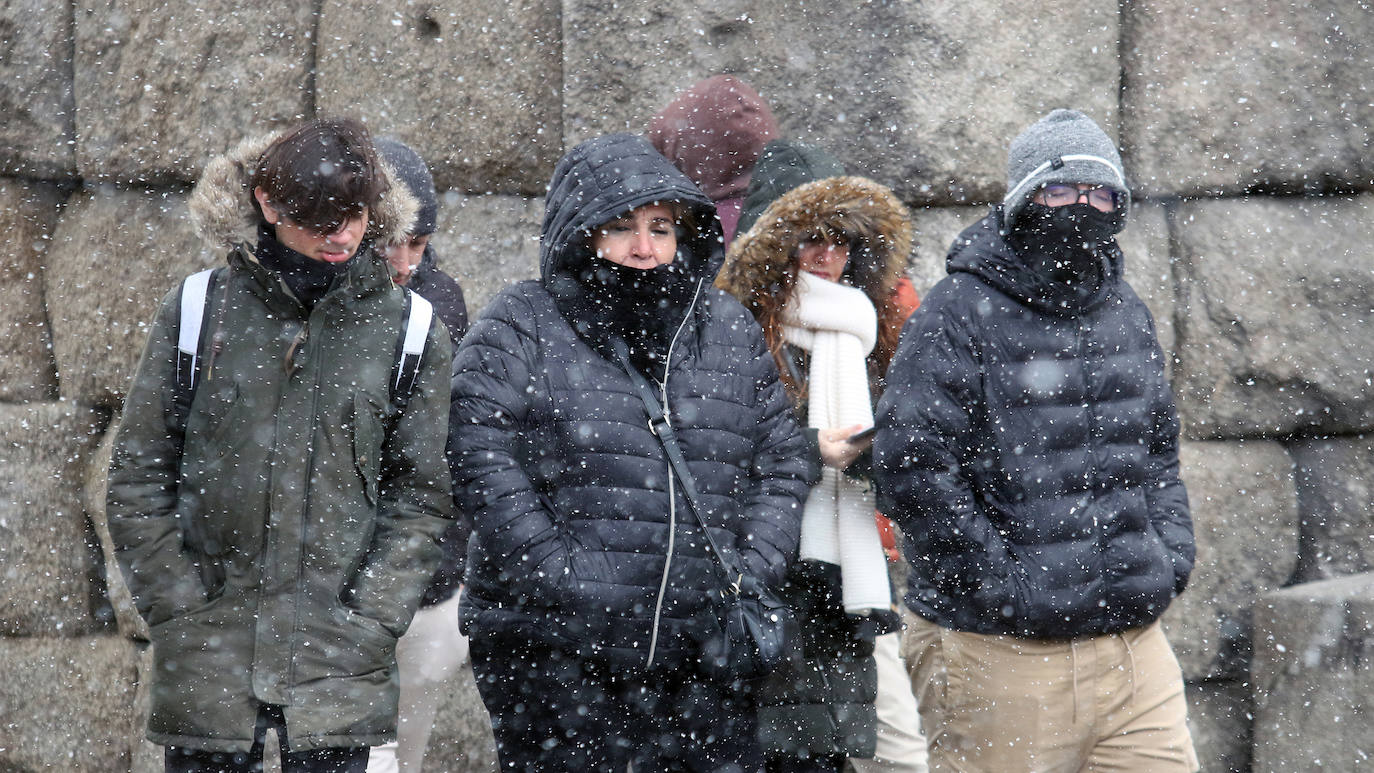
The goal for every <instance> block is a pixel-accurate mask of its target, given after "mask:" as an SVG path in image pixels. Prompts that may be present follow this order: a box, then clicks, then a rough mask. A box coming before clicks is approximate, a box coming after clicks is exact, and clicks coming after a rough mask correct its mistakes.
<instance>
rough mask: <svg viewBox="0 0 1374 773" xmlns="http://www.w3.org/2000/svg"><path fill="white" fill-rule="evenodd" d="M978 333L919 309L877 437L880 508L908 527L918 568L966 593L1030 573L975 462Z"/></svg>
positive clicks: (937, 583)
mask: <svg viewBox="0 0 1374 773" xmlns="http://www.w3.org/2000/svg"><path fill="white" fill-rule="evenodd" d="M975 340H976V337H975V336H974V335H973V334H972V332H971V331H970V330H969V322H968V321H967V320H966V319H963V318H961V317H960V316H959V315H957V314H955V313H952V312H950V311H948V310H947V309H945V310H941V309H937V308H934V307H933V305H931V304H927V305H923V306H922V307H921V308H919V309H917V311H916V313H915V314H914V315H913V316H912V317H911V319H909V320H908V321H907V324H906V327H905V329H904V330H903V333H902V343H901V345H900V346H899V347H898V351H897V355H896V356H895V357H894V358H893V361H892V364H891V366H890V367H889V369H888V375H887V383H888V387H887V390H886V391H885V392H884V394H883V397H882V399H881V400H880V401H879V403H878V415H877V419H876V424H877V428H878V431H877V434H876V436H875V437H874V443H873V450H874V467H875V474H876V483H877V488H878V505H879V509H880V510H881V511H882V512H883V513H884V514H886V515H887V516H889V517H890V518H892V519H893V520H894V521H896V522H897V524H898V525H899V526H901V528H902V531H903V533H904V534H905V535H906V537H907V540H908V546H909V548H908V553H907V558H908V560H910V561H911V563H912V569H913V571H915V572H917V573H919V574H920V576H921V577H922V578H923V579H924V580H925V582H926V583H928V584H930V585H933V586H934V587H935V588H936V589H938V590H940V591H941V592H942V593H945V594H947V595H950V596H954V597H964V598H969V597H972V596H974V595H975V594H976V593H977V591H978V590H979V588H980V587H1008V586H1007V583H1011V584H1012V585H1013V586H1014V584H1015V583H1016V578H1017V577H1018V576H1019V574H1020V571H1019V567H1018V565H1017V563H1016V559H1015V556H1014V555H1013V553H1012V551H1011V550H1010V548H1009V546H1008V545H1007V542H1006V540H1005V539H1004V538H1003V537H1002V535H1001V534H1000V533H999V531H998V529H997V527H996V526H995V525H994V524H993V523H992V521H991V520H990V519H989V518H988V516H987V514H986V512H985V511H984V509H983V507H982V505H981V504H980V503H979V501H978V499H977V497H976V495H975V492H974V487H973V471H972V470H970V469H969V467H968V464H969V459H971V458H972V456H973V453H972V452H973V450H974V449H975V448H976V444H977V443H979V442H981V440H980V439H981V437H982V436H981V434H980V429H979V427H978V415H979V414H980V412H981V411H982V406H983V405H984V400H985V396H984V389H983V384H982V368H981V367H980V353H979V351H978V350H977V349H976V345H975V343H974V341H975ZM985 579H986V580H992V581H993V582H990V583H985V582H984V580H985Z"/></svg>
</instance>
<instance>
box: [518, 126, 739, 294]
mask: <svg viewBox="0 0 1374 773" xmlns="http://www.w3.org/2000/svg"><path fill="white" fill-rule="evenodd" d="M653 202H660V203H664V204H667V203H669V202H678V203H680V204H682V205H683V206H685V207H686V208H687V214H689V215H690V217H689V220H691V221H692V223H691V225H694V226H695V227H689V228H688V229H687V234H686V236H685V238H679V240H678V257H679V258H683V259H685V260H686V261H687V262H688V266H689V270H690V271H691V272H693V273H694V274H695V275H696V276H699V277H704V278H706V279H710V278H711V277H714V276H715V273H716V271H718V270H719V269H720V263H721V260H722V259H723V257H724V253H723V250H722V248H721V241H722V240H721V229H720V221H719V220H717V219H716V214H715V205H713V204H712V203H711V200H710V199H709V198H707V197H706V195H705V194H704V193H702V192H701V190H700V189H699V188H697V186H696V185H695V184H693V183H692V181H691V180H689V179H687V176H686V175H684V174H683V173H682V172H680V171H678V170H677V168H676V167H674V166H673V165H672V164H671V163H670V162H669V161H668V159H666V158H664V157H663V156H662V155H660V154H659V152H658V151H656V150H654V149H653V146H651V145H650V144H649V142H648V141H647V140H645V139H644V138H643V137H640V136H638V135H634V134H608V135H605V136H602V137H597V138H595V139H591V140H587V141H586V142H583V143H581V144H579V145H578V146H577V147H575V148H573V149H572V150H570V151H568V153H567V155H565V156H563V158H562V159H560V160H559V162H558V166H557V167H555V168H554V170H553V178H552V179H551V180H550V181H549V192H548V197H547V198H546V200H545V205H544V224H543V227H542V229H541V231H540V244H539V272H540V276H541V277H542V279H543V281H544V282H545V283H548V282H549V281H550V279H552V278H553V277H554V276H555V274H557V273H558V272H560V271H561V270H565V269H569V268H572V267H575V266H577V265H578V264H580V263H581V262H582V261H583V260H585V259H586V258H587V257H589V255H590V252H589V248H588V245H587V237H588V235H589V233H590V231H591V229H592V228H594V227H595V226H598V225H601V224H602V223H606V222H608V221H610V220H612V219H614V218H616V217H619V216H621V215H623V214H625V213H626V212H629V211H630V210H632V209H634V208H635V207H640V206H643V205H645V204H650V203H653Z"/></svg>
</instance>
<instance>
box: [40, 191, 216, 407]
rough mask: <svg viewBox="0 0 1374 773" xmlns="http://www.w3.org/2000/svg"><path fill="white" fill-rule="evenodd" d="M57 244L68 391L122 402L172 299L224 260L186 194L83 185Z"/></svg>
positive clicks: (61, 362) (60, 343)
mask: <svg viewBox="0 0 1374 773" xmlns="http://www.w3.org/2000/svg"><path fill="white" fill-rule="evenodd" d="M53 241H54V244H53V246H52V247H51V248H49V250H48V263H47V271H46V274H45V284H46V289H47V300H48V317H49V319H50V320H51V324H52V337H53V350H54V353H55V356H56V359H57V372H58V378H59V380H60V382H61V394H62V397H63V399H69V400H76V401H78V402H82V403H87V404H93V405H104V406H117V405H118V404H119V402H120V401H121V400H122V399H123V394H124V391H125V390H126V389H128V386H129V380H130V378H132V377H133V372H134V367H135V365H137V363H138V357H139V355H140V354H141V353H142V351H143V344H144V342H145V340H146V339H147V337H148V328H147V326H148V323H149V322H150V321H151V320H152V319H153V316H154V315H155V314H156V313H157V309H158V304H159V303H160V302H161V301H162V298H163V296H164V295H165V294H166V293H167V292H168V291H169V290H170V289H172V287H173V286H175V285H176V284H177V283H178V282H179V281H180V280H181V278H182V277H184V276H185V275H187V274H190V273H192V272H194V271H198V270H200V269H202V268H206V267H208V266H210V265H212V264H217V263H216V262H217V261H219V260H221V256H218V255H216V256H213V257H212V256H211V254H210V253H209V252H206V251H203V250H202V246H201V242H200V240H199V239H197V238H196V237H195V236H194V234H193V233H192V231H191V226H190V223H189V221H188V219H187V214H186V195H185V194H183V193H181V192H180V191H152V190H144V189H125V188H116V187H113V186H106V185H101V186H95V187H91V188H85V189H82V190H81V191H78V192H77V193H75V194H73V196H72V198H71V200H70V201H69V202H68V205H67V207H66V209H65V211H64V212H63V213H62V217H61V219H60V220H59V221H58V224H57V230H56V235H55V237H54V240H53Z"/></svg>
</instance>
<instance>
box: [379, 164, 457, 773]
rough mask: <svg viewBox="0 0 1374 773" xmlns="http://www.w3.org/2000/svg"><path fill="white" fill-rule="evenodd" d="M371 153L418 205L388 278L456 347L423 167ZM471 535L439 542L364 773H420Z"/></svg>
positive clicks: (453, 292) (453, 650)
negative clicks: (383, 736)
mask: <svg viewBox="0 0 1374 773" xmlns="http://www.w3.org/2000/svg"><path fill="white" fill-rule="evenodd" d="M377 154H378V155H379V156H380V157H381V159H382V160H383V161H384V162H386V164H387V165H388V166H389V167H390V168H391V169H392V171H393V172H394V173H395V177H396V180H395V182H396V183H397V184H399V185H402V186H404V187H405V189H406V190H407V191H409V192H410V194H411V195H412V196H414V197H415V199H416V201H417V202H418V203H419V205H420V208H419V212H418V214H416V216H415V224H414V225H412V226H411V227H410V230H409V231H408V232H406V234H405V236H404V237H403V238H402V239H401V241H399V242H397V243H395V244H391V245H388V246H387V247H386V248H385V250H384V251H385V254H386V259H387V263H388V264H390V266H391V277H392V279H393V280H395V282H396V284H398V285H401V286H403V287H406V288H408V289H409V290H410V291H411V292H414V293H416V294H417V295H420V296H422V297H423V298H425V299H426V300H428V301H429V302H430V303H432V304H433V305H434V314H435V316H437V317H438V318H439V321H441V322H443V323H444V326H445V327H447V328H448V334H449V337H450V338H451V339H452V340H453V341H454V342H457V341H460V340H462V338H463V334H464V333H466V332H467V326H468V313H467V305H466V304H465V303H464V302H463V288H462V287H461V286H459V284H458V282H457V280H455V279H454V278H453V277H451V276H449V275H448V274H446V273H444V272H443V271H442V270H441V269H440V268H439V264H438V262H437V260H436V259H435V254H434V245H433V244H432V243H431V242H430V236H431V235H432V234H433V233H434V231H435V230H436V229H437V228H438V215H439V198H438V196H437V195H435V192H434V178H433V177H432V176H431V175H430V173H429V165H428V164H426V163H425V161H424V159H422V158H420V154H419V153H416V152H415V151H414V150H413V149H411V148H410V147H409V146H408V145H405V144H404V143H402V142H400V141H398V140H394V139H391V138H390V137H382V138H380V139H378V140H377ZM470 529H471V523H470V522H469V521H468V520H467V519H465V518H458V519H456V520H454V522H453V524H452V525H451V526H450V527H449V528H448V530H447V531H445V532H444V533H443V535H442V536H441V537H440V538H439V547H440V549H442V550H443V558H442V560H441V561H440V563H439V570H438V571H437V572H435V573H434V580H433V581H432V582H431V583H430V585H429V588H428V589H426V590H425V595H424V596H423V597H421V599H420V609H419V611H417V612H416V613H415V618H414V620H412V621H411V624H410V628H409V630H407V631H406V634H405V636H402V637H401V640H400V642H398V643H397V644H396V663H397V666H398V667H399V668H400V671H401V698H400V713H399V716H398V718H397V724H396V740H395V741H394V742H392V743H387V744H383V745H382V746H378V747H376V748H374V749H373V750H372V754H371V757H370V758H369V759H368V762H367V770H368V773H391V772H392V771H396V770H402V771H406V770H410V771H419V770H420V768H421V765H422V763H423V762H424V758H425V747H426V746H428V745H429V736H430V732H431V731H432V730H433V729H434V717H435V715H436V714H437V713H438V711H439V703H440V701H441V700H443V699H444V698H445V697H447V696H446V693H445V688H446V686H447V685H448V682H449V680H450V679H451V678H452V677H453V675H454V674H455V673H457V671H458V669H459V667H461V666H462V665H463V663H464V662H465V661H466V660H467V658H468V639H467V637H466V636H464V635H463V633H462V632H461V631H459V630H458V593H459V591H460V590H461V588H462V582H463V559H464V558H465V554H466V552H467V546H468V545H467V543H468V532H469V530H470Z"/></svg>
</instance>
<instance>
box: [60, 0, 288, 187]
mask: <svg viewBox="0 0 1374 773" xmlns="http://www.w3.org/2000/svg"><path fill="white" fill-rule="evenodd" d="M75 5H76V103H77V106H78V108H77V114H76V135H77V165H78V167H79V170H80V172H81V175H82V177H84V178H86V179H87V180H110V181H114V182H149V181H167V180H182V181H186V182H192V181H194V180H195V179H196V177H198V176H199V174H200V170H201V168H202V167H203V166H204V165H205V162H206V161H207V160H209V158H210V157H211V156H212V155H214V154H217V153H220V152H223V151H224V149H225V148H228V147H232V146H233V145H234V144H235V143H236V142H238V140H239V139H241V138H242V137H243V136H245V135H249V134H257V133H261V132H265V131H268V130H270V129H272V128H275V127H279V126H281V125H283V124H286V123H290V122H292V121H294V120H297V119H300V118H302V117H304V116H306V115H308V114H309V113H310V112H311V109H312V104H311V101H310V91H309V86H310V82H311V78H310V75H311V73H310V66H311V64H312V62H311V57H312V54H313V42H314V26H315V21H314V13H313V4H312V3H273V4H271V5H260V4H251V3H250V4H245V3H242V2H238V0H197V2H195V3H168V2H163V0H78V2H76V3H75Z"/></svg>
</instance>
